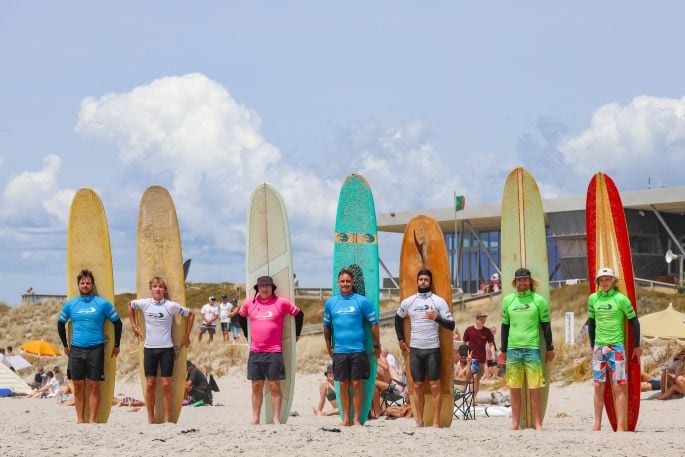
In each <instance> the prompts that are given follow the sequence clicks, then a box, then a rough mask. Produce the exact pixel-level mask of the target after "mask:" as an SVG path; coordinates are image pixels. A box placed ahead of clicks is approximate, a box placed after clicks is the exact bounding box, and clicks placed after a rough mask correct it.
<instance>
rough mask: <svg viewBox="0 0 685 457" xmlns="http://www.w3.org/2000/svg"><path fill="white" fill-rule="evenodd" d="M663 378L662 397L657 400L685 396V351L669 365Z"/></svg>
mask: <svg viewBox="0 0 685 457" xmlns="http://www.w3.org/2000/svg"><path fill="white" fill-rule="evenodd" d="M661 378H662V379H661V381H662V382H661V395H660V396H658V397H657V400H668V399H669V398H671V397H672V396H673V395H674V394H680V395H685V349H683V350H681V351H680V352H679V353H678V354H677V355H676V356H675V357H674V358H673V360H672V361H671V362H670V363H669V364H668V367H667V369H666V370H664V373H663V374H662V375H661Z"/></svg>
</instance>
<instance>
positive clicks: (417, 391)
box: [414, 382, 425, 427]
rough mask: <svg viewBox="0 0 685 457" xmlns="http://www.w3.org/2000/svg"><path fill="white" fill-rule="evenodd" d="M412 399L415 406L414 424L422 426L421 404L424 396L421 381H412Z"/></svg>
mask: <svg viewBox="0 0 685 457" xmlns="http://www.w3.org/2000/svg"><path fill="white" fill-rule="evenodd" d="M414 400H415V403H416V404H415V406H416V417H415V418H414V419H416V426H417V427H423V405H424V401H425V397H424V391H423V383H422V382H415V383H414Z"/></svg>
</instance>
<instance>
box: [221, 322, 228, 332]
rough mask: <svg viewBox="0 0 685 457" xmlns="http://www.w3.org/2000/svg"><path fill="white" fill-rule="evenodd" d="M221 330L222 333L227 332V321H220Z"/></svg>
mask: <svg viewBox="0 0 685 457" xmlns="http://www.w3.org/2000/svg"><path fill="white" fill-rule="evenodd" d="M221 331H222V332H223V333H227V332H228V322H222V323H221Z"/></svg>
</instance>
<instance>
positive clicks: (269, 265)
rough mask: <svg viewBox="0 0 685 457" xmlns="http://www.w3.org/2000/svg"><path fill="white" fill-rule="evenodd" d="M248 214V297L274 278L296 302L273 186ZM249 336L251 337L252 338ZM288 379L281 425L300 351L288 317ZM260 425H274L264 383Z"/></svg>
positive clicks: (284, 224)
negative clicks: (257, 285) (255, 287)
mask: <svg viewBox="0 0 685 457" xmlns="http://www.w3.org/2000/svg"><path fill="white" fill-rule="evenodd" d="M248 208H249V210H248V214H247V267H246V273H245V278H246V279H245V284H246V290H247V295H248V297H249V296H251V295H252V294H254V290H253V289H252V285H254V284H255V283H256V282H257V278H258V277H260V276H271V277H272V278H273V280H274V283H276V287H277V290H276V294H277V295H279V296H281V297H284V298H287V299H288V300H291V301H293V300H294V299H295V285H294V282H293V281H294V278H293V257H292V251H291V249H290V226H289V225H288V215H287V214H286V211H285V205H284V204H283V199H282V198H281V196H280V195H279V193H278V191H276V189H274V188H273V187H272V186H270V185H269V184H266V183H264V184H259V185H258V186H257V187H255V188H254V190H253V191H252V195H251V196H250V202H249V205H248ZM248 335H249V334H248ZM281 345H282V349H283V362H284V364H285V379H284V380H282V381H281V394H282V396H283V401H282V403H281V414H280V417H279V419H280V421H281V424H285V423H286V421H287V420H288V417H289V416H290V409H291V407H292V403H293V396H294V393H295V372H296V351H295V318H293V317H292V316H290V315H286V316H285V318H284V319H283V333H282V336H281ZM260 423H262V424H271V423H273V408H272V406H271V390H270V389H269V386H268V383H264V402H263V403H262V410H261V416H260Z"/></svg>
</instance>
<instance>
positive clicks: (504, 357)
mask: <svg viewBox="0 0 685 457" xmlns="http://www.w3.org/2000/svg"><path fill="white" fill-rule="evenodd" d="M500 354H502V363H506V362H507V353H506V352H500Z"/></svg>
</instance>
